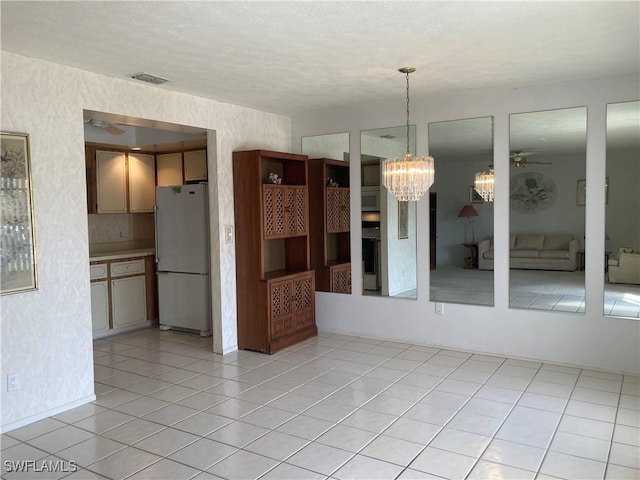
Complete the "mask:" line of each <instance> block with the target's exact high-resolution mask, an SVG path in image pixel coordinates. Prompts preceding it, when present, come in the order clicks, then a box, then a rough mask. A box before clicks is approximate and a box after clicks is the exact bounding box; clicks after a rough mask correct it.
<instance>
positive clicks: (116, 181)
mask: <svg viewBox="0 0 640 480" xmlns="http://www.w3.org/2000/svg"><path fill="white" fill-rule="evenodd" d="M86 152H87V199H88V207H89V208H88V210H89V213H127V212H131V213H143V212H153V205H154V203H155V159H154V156H153V155H148V154H142V153H125V152H122V151H107V150H96V149H95V148H94V147H90V146H88V147H87V149H86ZM94 169H95V174H94V173H93V172H92V170H94Z"/></svg>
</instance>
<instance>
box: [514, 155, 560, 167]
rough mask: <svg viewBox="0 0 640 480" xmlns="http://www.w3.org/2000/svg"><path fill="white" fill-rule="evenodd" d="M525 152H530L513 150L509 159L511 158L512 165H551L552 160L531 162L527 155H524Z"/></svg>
mask: <svg viewBox="0 0 640 480" xmlns="http://www.w3.org/2000/svg"><path fill="white" fill-rule="evenodd" d="M525 153H528V152H519V151H518V152H513V153H512V154H511V155H510V156H509V159H510V160H511V162H510V163H511V165H513V166H514V167H516V168H520V167H526V166H527V164H530V165H533V164H536V165H551V162H531V161H529V160H528V159H527V157H525V156H524V154H525Z"/></svg>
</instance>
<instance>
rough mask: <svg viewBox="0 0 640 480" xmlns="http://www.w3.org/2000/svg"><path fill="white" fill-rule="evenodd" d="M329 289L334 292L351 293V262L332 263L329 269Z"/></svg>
mask: <svg viewBox="0 0 640 480" xmlns="http://www.w3.org/2000/svg"><path fill="white" fill-rule="evenodd" d="M329 272H330V277H331V291H332V292H335V293H351V264H350V263H343V264H340V265H333V266H331V267H330V269H329Z"/></svg>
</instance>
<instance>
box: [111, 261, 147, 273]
mask: <svg viewBox="0 0 640 480" xmlns="http://www.w3.org/2000/svg"><path fill="white" fill-rule="evenodd" d="M110 271H111V276H112V277H122V276H124V275H136V274H139V273H144V259H140V260H129V261H126V262H118V263H112V264H111V270H110Z"/></svg>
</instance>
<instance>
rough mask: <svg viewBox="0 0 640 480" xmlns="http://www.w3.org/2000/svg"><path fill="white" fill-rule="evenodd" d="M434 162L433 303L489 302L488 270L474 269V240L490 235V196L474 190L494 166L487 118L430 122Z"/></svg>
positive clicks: (431, 202) (490, 121)
mask: <svg viewBox="0 0 640 480" xmlns="http://www.w3.org/2000/svg"><path fill="white" fill-rule="evenodd" d="M429 152H430V153H431V155H433V156H434V157H435V158H437V162H438V171H437V175H436V181H435V182H434V184H433V186H432V187H431V193H430V197H429V205H430V208H429V217H430V218H429V220H430V225H431V228H430V238H429V244H430V252H431V254H430V266H431V276H430V278H431V287H430V295H431V297H430V299H431V301H432V302H448V303H465V304H474V305H493V303H494V300H493V297H494V295H493V291H494V287H493V270H492V269H482V270H480V269H478V243H479V242H481V241H483V240H488V241H490V240H491V238H492V236H493V196H492V195H491V196H489V195H487V196H486V197H487V198H486V199H485V198H483V197H482V196H481V195H480V192H479V191H478V190H477V189H476V188H475V185H474V181H475V177H476V174H478V173H480V172H485V171H487V172H488V171H489V170H490V169H491V170H492V169H493V165H492V164H493V119H492V117H482V118H471V119H464V120H452V121H447V122H435V123H430V124H429Z"/></svg>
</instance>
